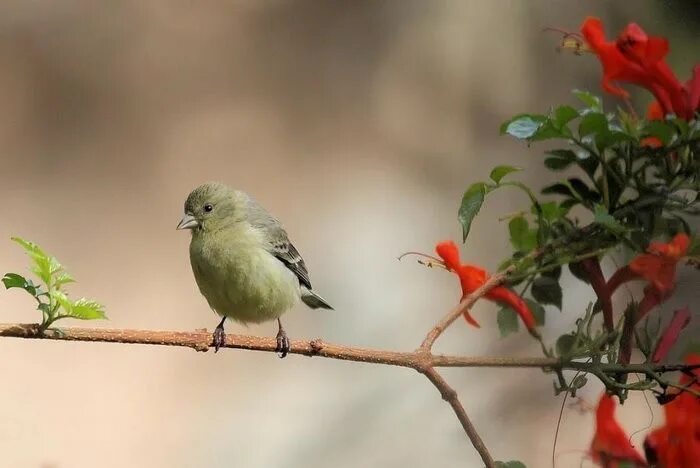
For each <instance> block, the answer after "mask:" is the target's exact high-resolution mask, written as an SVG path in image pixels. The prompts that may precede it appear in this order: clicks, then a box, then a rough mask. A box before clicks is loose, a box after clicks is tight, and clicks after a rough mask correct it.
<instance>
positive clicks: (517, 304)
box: [486, 286, 537, 330]
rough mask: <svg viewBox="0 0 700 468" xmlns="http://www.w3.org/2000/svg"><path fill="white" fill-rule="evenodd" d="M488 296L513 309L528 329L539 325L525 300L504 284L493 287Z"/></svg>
mask: <svg viewBox="0 0 700 468" xmlns="http://www.w3.org/2000/svg"><path fill="white" fill-rule="evenodd" d="M486 297H487V298H488V299H490V300H492V301H494V302H497V303H499V304H502V305H505V306H508V307H510V308H511V309H513V310H514V311H515V312H516V313H517V314H518V315H519V316H520V319H521V320H522V321H523V323H524V324H525V326H526V327H527V329H528V330H534V329H535V327H536V326H537V321H536V320H535V316H534V315H533V313H532V311H531V310H530V308H529V307H528V306H527V304H526V303H525V301H523V299H522V298H521V297H520V296H518V295H517V294H515V293H514V292H513V291H511V290H510V289H508V288H504V287H503V286H498V287H495V288H493V289H492V290H491V291H489V292H488V294H486Z"/></svg>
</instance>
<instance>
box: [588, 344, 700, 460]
mask: <svg viewBox="0 0 700 468" xmlns="http://www.w3.org/2000/svg"><path fill="white" fill-rule="evenodd" d="M686 363H687V364H689V365H699V364H700V355H697V354H693V355H690V356H689V357H688V358H687V359H686ZM679 385H680V386H682V387H686V388H690V389H691V390H694V391H696V392H698V391H700V369H697V368H696V369H694V370H693V371H690V372H688V373H687V374H683V376H682V377H681V379H680V382H679ZM616 406H617V405H616V403H615V400H614V399H613V397H612V396H610V395H608V394H604V395H603V396H602V397H601V398H600V402H599V403H598V409H597V410H596V430H595V435H594V437H593V442H592V443H591V457H592V458H593V461H595V462H596V463H598V464H599V465H600V466H602V467H605V468H622V467H648V466H654V467H657V468H695V467H698V466H700V399H699V398H697V397H696V396H695V395H693V394H692V393H690V392H687V391H679V393H677V394H676V395H675V398H674V399H673V400H671V402H669V403H667V404H666V405H665V406H664V413H665V419H666V420H665V423H664V425H663V426H661V427H659V428H656V429H654V430H653V431H652V432H650V433H649V434H648V435H647V437H646V439H645V440H644V452H645V457H643V456H642V455H641V454H640V453H639V452H638V451H637V450H636V449H635V448H634V446H633V445H632V443H631V442H630V439H629V437H628V436H627V434H626V433H625V431H624V430H623V429H622V427H620V425H619V424H618V422H617V421H616V420H615V408H616Z"/></svg>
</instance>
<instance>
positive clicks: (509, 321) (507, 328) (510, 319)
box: [496, 307, 519, 338]
mask: <svg viewBox="0 0 700 468" xmlns="http://www.w3.org/2000/svg"><path fill="white" fill-rule="evenodd" d="M496 322H497V323H498V330H499V331H500V332H501V338H505V337H506V336H508V335H510V334H511V333H515V332H517V331H518V328H519V323H518V314H517V313H516V312H515V311H514V310H513V309H511V308H510V307H502V308H500V309H498V315H497V316H496Z"/></svg>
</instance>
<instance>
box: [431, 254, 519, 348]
mask: <svg viewBox="0 0 700 468" xmlns="http://www.w3.org/2000/svg"><path fill="white" fill-rule="evenodd" d="M513 271H515V265H511V266H510V267H508V268H506V269H505V270H503V271H501V272H498V273H496V274H495V275H493V276H492V277H490V278H489V279H488V280H487V281H486V283H484V284H483V285H482V286H481V287H480V288H479V289H477V290H476V291H474V292H473V293H471V294H468V295H467V297H465V298H464V299H462V301H461V302H460V303H459V304H457V307H455V308H454V309H452V310H451V311H450V312H449V313H448V314H447V315H445V316H444V317H443V318H442V320H440V321H439V322H438V323H437V325H435V327H433V329H432V330H430V332H428V335H427V336H426V337H425V340H423V343H422V344H421V345H420V350H422V351H424V352H430V350H431V349H432V348H433V344H434V343H435V340H437V339H438V338H439V337H440V335H442V333H443V332H444V331H445V330H446V329H447V327H449V326H450V325H452V323H453V322H454V321H455V320H457V318H459V316H460V315H462V314H463V313H464V311H466V310H469V308H470V307H471V306H473V305H474V303H476V301H478V300H479V299H480V298H481V297H483V296H484V295H486V293H488V292H489V291H490V290H492V289H493V288H495V287H496V286H499V285H500V284H503V282H504V281H505V280H506V278H507V277H508V275H510V274H511V273H512V272H513Z"/></svg>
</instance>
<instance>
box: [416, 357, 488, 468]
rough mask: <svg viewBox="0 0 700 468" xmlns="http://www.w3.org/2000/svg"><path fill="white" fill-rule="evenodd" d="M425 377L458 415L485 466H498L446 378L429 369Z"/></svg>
mask: <svg viewBox="0 0 700 468" xmlns="http://www.w3.org/2000/svg"><path fill="white" fill-rule="evenodd" d="M423 375H425V376H426V377H427V378H428V380H430V381H431V382H432V383H433V385H435V387H436V388H437V389H438V390H439V391H440V395H442V399H443V400H445V401H446V402H448V403H449V404H450V406H451V407H452V410H453V411H454V412H455V414H456V415H457V419H459V422H460V423H462V427H463V428H464V432H466V433H467V436H468V437H469V440H470V441H471V443H472V445H473V446H474V449H476V451H477V452H479V455H480V456H481V460H482V461H483V462H484V464H485V465H486V466H487V467H491V466H496V464H495V462H494V461H493V458H492V457H491V454H490V453H489V451H488V449H487V448H486V445H485V444H484V441H483V440H481V436H479V433H478V432H477V431H476V428H475V427H474V424H472V422H471V420H470V419H469V416H467V412H466V411H465V410H464V406H462V403H461V402H460V401H459V397H458V396H457V392H456V391H455V390H454V389H453V388H452V387H450V385H449V384H448V383H447V381H446V380H445V379H444V378H442V376H441V375H440V374H438V373H437V371H436V370H435V368H433V367H429V368H427V369H426V370H425V371H424V372H423Z"/></svg>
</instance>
